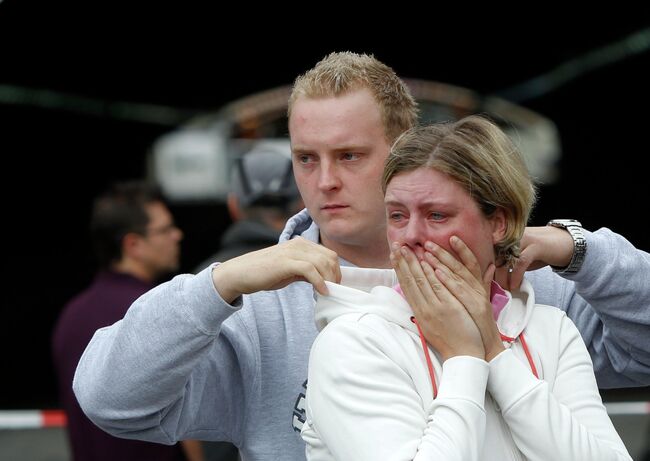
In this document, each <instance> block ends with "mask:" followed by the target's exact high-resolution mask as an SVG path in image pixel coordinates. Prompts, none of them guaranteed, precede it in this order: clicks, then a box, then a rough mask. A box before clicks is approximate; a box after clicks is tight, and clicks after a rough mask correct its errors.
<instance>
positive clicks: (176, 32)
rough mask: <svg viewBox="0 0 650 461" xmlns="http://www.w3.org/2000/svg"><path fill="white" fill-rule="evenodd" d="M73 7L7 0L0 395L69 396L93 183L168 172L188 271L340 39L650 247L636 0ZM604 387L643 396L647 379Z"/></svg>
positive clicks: (11, 403)
mask: <svg viewBox="0 0 650 461" xmlns="http://www.w3.org/2000/svg"><path fill="white" fill-rule="evenodd" d="M79 8H82V7H80V6H77V5H75V6H64V5H60V4H56V3H55V4H52V5H48V6H44V5H41V4H40V3H39V4H36V3H35V2H29V1H21V2H19V1H17V0H13V1H12V0H4V1H0V44H1V46H2V48H1V49H2V53H1V55H0V127H1V128H0V153H1V154H2V155H1V157H0V158H1V159H2V160H1V161H2V172H3V174H4V175H3V176H4V181H2V192H3V194H2V195H3V207H2V213H3V215H2V221H3V223H4V225H3V228H4V232H3V235H4V239H5V241H4V255H3V258H2V263H1V264H2V266H1V268H2V274H3V276H4V283H3V286H4V287H5V296H3V300H2V314H3V321H2V331H3V333H2V335H0V347H1V348H2V350H3V351H5V366H4V367H3V370H4V372H3V379H2V392H0V410H3V409H4V410H11V409H49V408H58V402H57V397H56V395H57V393H56V387H55V386H56V384H55V380H54V374H53V371H52V365H51V363H50V356H51V354H50V351H49V340H50V334H51V329H52V326H53V324H54V321H55V319H56V317H57V315H58V313H59V312H60V310H61V308H62V307H63V305H64V304H65V302H66V301H67V300H68V299H69V298H70V297H71V296H72V295H73V294H74V293H76V292H78V291H79V290H80V289H81V288H83V287H84V286H86V285H87V284H88V282H89V281H90V280H91V277H92V274H93V271H94V264H93V260H92V256H91V251H90V242H89V241H88V238H87V235H88V232H87V228H88V221H89V215H90V208H91V201H92V198H93V197H95V196H96V195H97V194H98V193H99V192H100V191H101V190H103V189H104V188H105V186H106V185H107V184H109V183H110V182H112V181H115V180H123V179H130V178H139V177H143V176H149V177H150V178H155V179H156V180H158V181H159V182H160V183H161V186H163V189H164V190H165V191H166V192H167V194H168V195H169V199H170V200H171V201H172V211H173V214H174V216H175V218H176V221H177V224H178V225H179V227H180V228H181V229H182V230H183V231H184V233H185V239H184V241H183V245H182V246H183V250H182V255H183V256H182V261H181V270H182V271H191V270H192V268H194V267H195V266H196V265H197V264H198V263H199V262H200V261H201V260H202V259H203V258H204V257H205V256H206V255H208V254H209V253H210V252H211V251H212V249H213V248H215V247H216V246H217V244H218V242H219V239H220V237H221V234H222V232H223V231H224V230H225V229H226V227H227V225H228V224H230V218H229V216H228V212H227V210H226V207H225V204H224V203H223V194H224V191H225V190H227V182H228V179H227V178H228V174H227V168H228V166H229V162H230V161H231V157H230V155H231V154H232V153H236V152H237V150H238V149H239V150H243V149H245V148H246V143H247V142H248V141H250V140H251V139H254V138H277V137H284V136H286V135H287V132H286V119H285V115H284V114H285V109H286V95H287V94H288V89H289V86H288V85H291V83H292V81H293V79H294V78H295V77H296V76H297V75H298V74H299V73H301V72H303V71H305V70H306V69H308V68H310V67H312V66H313V65H314V64H315V63H316V62H317V61H318V60H319V59H320V58H322V57H323V56H325V55H326V54H327V53H329V52H331V51H341V50H346V49H349V50H352V51H356V52H367V53H373V54H374V55H375V56H376V57H378V58H379V59H380V60H382V61H384V62H385V63H387V64H388V65H390V66H392V67H393V68H394V69H395V71H396V72H397V73H398V74H399V75H400V76H402V77H404V78H406V79H408V82H409V85H410V86H411V88H412V90H413V91H414V93H415V94H416V97H417V98H418V99H419V100H420V101H421V102H422V109H423V111H422V112H423V117H424V118H426V119H428V120H435V119H444V118H448V117H457V116H460V115H464V114H466V113H469V112H483V113H488V114H491V115H492V116H494V117H495V118H497V119H498V120H499V122H501V123H502V124H503V125H504V126H505V127H509V129H510V130H511V133H512V134H513V136H514V138H515V139H516V140H518V141H519V142H520V144H521V145H522V147H524V152H525V154H526V155H527V156H528V158H529V166H530V167H531V169H532V171H533V172H534V174H535V175H536V176H537V177H538V178H539V179H540V180H542V181H543V183H542V186H541V188H540V195H541V199H540V201H539V204H538V206H537V208H536V210H535V212H534V215H533V217H532V224H534V225H542V224H545V223H546V222H547V221H548V220H549V219H551V218H566V217H571V218H576V219H579V220H580V221H581V222H582V223H583V225H584V226H585V227H586V228H588V229H597V228H599V227H602V226H606V227H610V228H611V229H613V230H614V231H616V232H618V233H621V234H623V235H624V236H626V237H627V238H628V239H629V240H630V241H631V242H632V243H633V244H634V245H636V246H637V247H639V248H641V249H644V250H645V251H650V231H649V230H648V229H649V226H650V220H649V219H648V211H649V209H648V205H647V200H648V199H649V198H650V176H649V174H648V170H647V168H646V167H644V166H643V165H645V163H646V162H647V159H646V157H647V155H648V153H649V150H648V134H649V130H648V125H649V120H650V116H649V115H648V113H649V112H650V88H649V82H650V14H649V13H648V12H647V11H643V8H640V9H639V10H638V11H633V10H630V9H626V10H625V11H621V12H620V13H619V12H616V11H613V12H612V11H611V10H608V11H592V12H588V13H587V12H585V14H584V15H581V16H579V17H576V18H569V17H567V16H566V15H565V13H564V12H559V11H549V12H541V11H539V12H538V11H535V12H534V14H535V18H531V17H529V16H530V14H533V13H530V14H526V15H524V14H522V15H521V17H520V18H519V19H516V17H515V19H508V20H507V21H506V20H505V19H488V17H487V16H484V15H483V14H482V12H478V11H477V12H473V13H474V14H475V15H476V18H475V19H473V20H470V19H471V18H470V17H469V16H470V15H471V13H472V12H469V11H456V12H453V13H450V12H445V11H437V12H436V13H435V14H434V15H433V16H429V17H426V18H425V17H421V18H420V17H418V16H421V15H420V14H419V13H418V11H417V10H415V9H413V10H411V9H409V10H408V11H404V12H403V13H402V14H403V18H401V19H400V17H399V16H400V13H396V12H393V14H394V17H391V18H390V20H388V19H386V20H385V21H384V20H379V19H373V20H372V21H370V19H369V17H367V18H363V19H362V18H352V17H348V16H346V15H347V14H348V13H346V12H338V13H337V15H335V16H332V17H325V16H324V17H322V18H310V19H309V21H310V22H308V23H304V22H301V21H300V20H297V19H288V17H285V16H279V19H274V20H273V23H272V24H269V25H268V27H262V28H259V27H257V26H256V27H255V28H252V27H251V24H249V23H248V22H247V20H246V19H243V18H246V17H247V15H243V14H242V16H241V18H242V20H241V23H240V24H237V21H236V19H237V16H232V14H231V16H229V17H225V16H224V15H223V12H221V15H219V14H217V15H216V16H215V14H214V13H210V14H209V15H208V14H207V13H206V12H201V11H198V10H193V9H191V8H189V7H184V8H181V7H180V6H179V5H175V6H174V8H173V9H172V10H170V11H151V12H147V15H146V16H145V19H144V20H140V19H138V18H136V17H135V15H134V14H132V13H134V12H132V11H117V10H115V11H100V10H97V11H88V10H80V9H79ZM83 8H86V9H88V8H91V7H89V6H85V7H83ZM115 8H117V7H115ZM156 8H158V7H156ZM413 8H415V7H413ZM492 13H494V14H496V15H498V14H501V15H503V16H504V18H505V17H508V18H512V12H498V11H493V12H492ZM158 14H161V15H165V19H164V20H163V19H161V18H160V17H158ZM256 14H262V15H264V14H265V12H263V11H258V12H256ZM424 16H426V15H424ZM226 21H228V22H233V27H235V28H236V29H237V28H240V29H241V30H240V32H238V33H235V34H233V33H232V32H229V31H227V30H225V29H224V28H223V23H224V22H226ZM314 21H316V22H314ZM396 22H400V24H396ZM179 24H187V25H189V26H190V30H191V31H190V32H188V31H187V30H184V29H183V30H181V27H180V26H179ZM243 34H248V35H246V37H245V38H243ZM183 176H185V180H182V178H183ZM603 395H604V398H605V399H606V400H608V401H632V400H633V401H650V390H649V389H648V388H644V389H635V390H622V391H616V390H614V391H606V392H604V393H603ZM638 417H640V418H644V419H643V421H642V422H641V423H635V424H633V426H634V427H635V428H637V429H638V428H639V427H641V428H645V430H646V433H647V428H648V425H647V421H648V416H647V415H646V416H638ZM644 424H645V426H644ZM0 436H2V437H4V436H5V434H4V433H2V432H0ZM649 438H650V437H649ZM0 443H2V444H4V443H5V442H4V441H2V442H0Z"/></svg>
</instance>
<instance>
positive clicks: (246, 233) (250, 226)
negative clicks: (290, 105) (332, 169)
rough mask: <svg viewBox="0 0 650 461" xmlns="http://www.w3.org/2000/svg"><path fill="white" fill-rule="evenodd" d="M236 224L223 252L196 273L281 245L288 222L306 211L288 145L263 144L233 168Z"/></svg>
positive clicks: (232, 208) (230, 198) (231, 208)
mask: <svg viewBox="0 0 650 461" xmlns="http://www.w3.org/2000/svg"><path fill="white" fill-rule="evenodd" d="M227 204H228V213H229V214H230V218H231V219H232V221H233V224H232V225H231V226H230V227H229V228H228V229H227V230H226V231H225V233H224V235H223V237H222V238H221V242H220V246H219V251H218V252H217V253H215V254H213V255H212V256H210V257H209V258H208V259H206V260H205V261H204V262H203V263H201V264H199V265H198V266H197V267H196V269H195V272H199V271H201V270H202V269H205V268H206V267H208V266H209V265H210V264H212V263H213V262H217V261H219V262H223V261H226V260H228V259H231V258H234V257H235V256H239V255H241V254H244V253H248V252H250V251H254V250H259V249H261V248H266V247H269V246H271V245H275V244H277V243H278V238H279V237H280V233H281V232H282V229H284V226H285V224H286V222H287V220H288V219H289V218H290V217H291V216H293V215H294V214H296V213H297V212H298V211H300V210H301V209H302V208H303V203H302V199H301V198H300V193H299V192H298V188H297V187H296V182H295V180H294V177H293V171H292V167H291V150H290V146H289V144H288V143H287V144H286V147H283V145H282V144H272V143H269V142H264V141H262V142H259V143H258V144H256V145H255V146H254V147H253V148H252V149H251V150H249V151H248V152H247V153H245V154H243V155H242V156H241V157H239V158H238V159H237V161H236V163H235V165H234V167H233V170H232V174H231V179H230V193H229V194H228V202H227Z"/></svg>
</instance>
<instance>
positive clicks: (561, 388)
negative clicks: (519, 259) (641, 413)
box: [302, 267, 631, 461]
mask: <svg viewBox="0 0 650 461" xmlns="http://www.w3.org/2000/svg"><path fill="white" fill-rule="evenodd" d="M341 269H342V273H343V279H342V281H341V284H333V283H329V282H327V284H328V289H329V293H330V294H329V295H328V296H321V295H317V303H316V311H315V316H316V324H317V327H318V329H319V330H322V331H321V332H320V334H319V335H318V337H317V338H316V341H315V342H314V344H313V346H312V349H311V354H310V359H309V378H308V386H307V408H306V414H307V421H306V423H305V425H304V426H303V429H302V437H303V439H304V440H305V441H306V443H307V449H306V454H307V459H308V460H317V461H321V460H355V461H364V460H372V461H376V460H379V459H381V460H424V459H427V460H429V459H436V460H443V459H444V460H463V461H465V460H499V461H505V460H520V459H529V460H545V461H546V460H550V459H553V460H554V461H559V460H572V461H576V460H590V461H594V460H629V459H631V458H630V456H629V454H628V453H627V450H626V449H625V446H624V445H623V442H622V441H621V439H620V437H619V436H618V434H617V433H616V431H615V429H614V427H613V425H612V423H611V421H610V419H609V417H608V415H607V412H606V410H605V407H604V406H603V404H602V401H601V398H600V394H599V392H598V388H597V386H596V380H595V377H594V372H593V367H592V363H591V360H590V358H589V354H588V352H587V349H586V347H585V345H584V343H583V341H582V339H581V337H580V335H579V333H578V330H577V329H576V328H575V326H574V325H573V323H572V322H571V320H570V319H569V318H568V317H567V316H566V314H565V313H564V312H562V311H560V310H559V309H556V308H554V307H549V306H544V305H536V304H535V297H534V293H533V291H532V287H531V285H530V284H529V283H528V282H527V281H524V282H523V284H522V286H521V289H520V291H517V292H513V293H508V297H509V302H508V303H507V305H506V306H505V307H504V308H503V310H502V311H501V313H500V314H499V318H498V321H497V324H498V326H499V330H500V331H501V333H502V334H504V335H506V336H509V337H512V338H518V337H519V336H520V333H522V331H524V330H525V338H526V343H527V344H528V349H529V351H530V354H531V360H532V362H533V365H534V366H535V369H536V371H537V373H538V374H539V376H540V379H537V378H536V377H535V376H534V375H533V373H532V372H531V364H530V363H529V360H528V359H527V357H526V354H525V351H524V349H523V347H522V344H521V340H520V339H517V340H516V341H515V342H513V343H512V344H511V347H508V349H507V350H506V351H504V352H502V353H501V354H499V355H498V356H497V357H495V358H494V359H493V360H492V361H491V362H490V363H487V362H485V361H484V360H480V359H477V358H474V357H468V356H457V357H453V358H451V359H449V360H447V361H445V362H444V364H441V363H440V359H439V357H438V356H437V355H436V353H435V351H434V350H433V349H429V354H430V356H431V358H432V361H433V366H434V372H435V377H436V381H437V384H438V394H437V397H436V398H435V399H434V396H433V387H432V382H431V378H430V376H429V371H428V368H427V364H426V361H425V355H424V351H423V348H422V343H421V340H420V336H419V334H418V329H417V326H416V325H415V324H414V323H412V321H411V317H412V315H413V313H412V311H411V308H410V307H409V305H408V303H407V302H406V300H405V299H404V298H403V297H402V296H401V295H400V294H399V293H397V292H396V291H395V290H394V289H393V288H392V287H393V286H394V285H395V284H396V283H397V278H396V276H395V273H394V271H392V270H384V269H361V268H350V267H342V268H341ZM508 345H509V346H510V343H509V344H508Z"/></svg>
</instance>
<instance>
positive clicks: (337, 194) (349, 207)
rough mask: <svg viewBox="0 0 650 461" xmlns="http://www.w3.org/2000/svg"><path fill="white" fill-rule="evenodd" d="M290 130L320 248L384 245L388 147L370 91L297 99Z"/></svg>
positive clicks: (298, 180)
mask: <svg viewBox="0 0 650 461" xmlns="http://www.w3.org/2000/svg"><path fill="white" fill-rule="evenodd" d="M289 131H290V134H291V150H292V157H293V171H294V174H295V177H296V183H297V185H298V189H299V190H300V194H301V195H302V198H303V201H304V202H305V206H306V207H307V209H308V210H309V214H310V215H311V216H312V218H313V219H314V221H316V223H317V224H318V226H319V227H320V230H321V240H322V243H323V244H324V245H325V246H327V247H329V248H331V249H333V250H335V251H340V250H341V249H344V248H345V247H346V246H356V247H369V248H370V247H372V246H373V245H375V244H376V243H377V242H380V244H381V245H384V246H385V240H384V236H385V229H386V227H385V226H386V217H385V213H384V207H383V199H382V193H381V185H380V180H381V174H382V171H383V168H384V162H385V160H386V157H387V156H388V152H389V149H390V146H389V144H388V141H387V140H386V136H385V133H384V128H383V124H382V120H381V114H380V111H379V106H378V105H377V103H376V102H375V100H374V99H373V97H372V95H371V94H370V92H369V91H368V90H367V89H361V90H356V91H352V92H349V93H347V94H344V95H342V96H338V97H324V98H301V99H298V100H297V101H296V102H295V104H294V106H293V109H292V113H291V118H290V120H289ZM381 240H384V241H383V242H381Z"/></svg>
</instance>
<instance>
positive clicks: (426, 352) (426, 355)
mask: <svg viewBox="0 0 650 461" xmlns="http://www.w3.org/2000/svg"><path fill="white" fill-rule="evenodd" d="M411 322H413V323H415V326H416V327H417V328H418V333H419V334H420V342H421V343H422V350H424V358H425V359H426V361H427V367H428V368H429V377H430V378H431V385H432V386H433V398H434V399H435V398H436V397H437V396H438V385H437V384H436V375H435V373H434V372H433V362H431V356H430V355H429V348H428V347H427V340H426V339H424V335H423V334H422V329H421V328H420V324H419V323H418V321H417V320H415V317H413V316H412V317H411Z"/></svg>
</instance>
